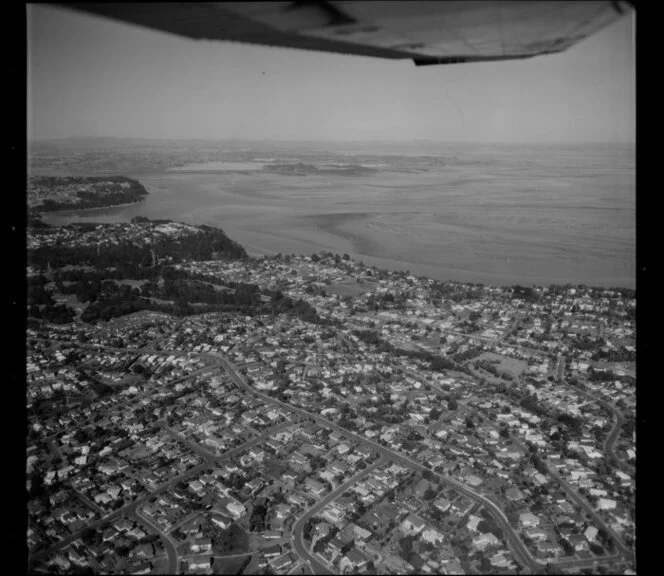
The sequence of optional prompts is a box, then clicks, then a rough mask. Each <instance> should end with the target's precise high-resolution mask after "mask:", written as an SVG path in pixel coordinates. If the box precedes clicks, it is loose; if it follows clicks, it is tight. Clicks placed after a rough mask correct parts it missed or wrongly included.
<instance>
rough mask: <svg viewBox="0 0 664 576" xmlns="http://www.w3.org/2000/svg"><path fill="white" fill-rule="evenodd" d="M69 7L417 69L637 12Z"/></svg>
mask: <svg viewBox="0 0 664 576" xmlns="http://www.w3.org/2000/svg"><path fill="white" fill-rule="evenodd" d="M60 6H62V4H60ZM64 6H68V7H70V8H72V9H75V10H79V11H83V12H88V13H91V14H95V15H98V16H105V17H109V18H113V19H116V20H120V21H123V22H126V23H130V24H135V25H138V26H144V27H147V28H152V29H154V30H159V31H162V32H168V33H171V34H176V35H179V36H184V37H187V38H192V39H196V40H220V41H232V42H244V43H248V44H257V45H263V46H275V47H283V48H299V49H302V50H317V51H322V52H332V53H337V54H349V55H358V56H369V57H377V58H388V59H410V60H413V61H414V62H415V64H417V65H426V64H453V63H464V62H482V61H493V60H512V59H518V58H529V57H532V56H537V55H540V54H552V53H556V52H561V51H563V50H566V49H567V48H569V47H570V46H573V45H574V44H576V43H577V42H579V41H581V40H583V39H584V38H586V37H587V36H590V35H591V34H594V33H595V32H597V31H598V30H600V29H601V28H603V27H605V26H607V25H609V24H611V23H613V22H614V21H616V20H617V19H619V18H621V17H622V16H623V15H625V14H626V13H628V12H629V11H631V9H632V8H631V6H630V5H629V4H628V3H627V2H601V1H578V2H565V1H563V2H542V1H521V2H518V1H515V2H512V1H510V2H508V1H497V2H474V1H473V2H468V1H465V2H453V1H438V2H426V1H424V2H422V1H409V2H372V1H369V2H347V1H346V2H344V1H338V2H333V1H311V0H309V1H307V0H297V1H291V2H186V3H185V2H165V3H142V2H136V3H124V2H109V3H80V4H64Z"/></svg>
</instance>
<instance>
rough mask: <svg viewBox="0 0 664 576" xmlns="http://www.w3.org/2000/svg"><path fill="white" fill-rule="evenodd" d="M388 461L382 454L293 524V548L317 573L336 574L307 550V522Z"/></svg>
mask: <svg viewBox="0 0 664 576" xmlns="http://www.w3.org/2000/svg"><path fill="white" fill-rule="evenodd" d="M385 461H386V458H385V457H384V456H381V457H380V458H378V460H376V462H374V463H373V464H371V465H370V466H368V467H367V468H365V469H364V470H362V471H361V472H358V473H357V474H355V475H353V476H351V477H350V479H349V480H346V482H344V483H343V484H341V485H340V486H339V487H338V488H337V489H336V490H333V491H332V492H330V493H329V494H328V495H327V496H325V497H324V498H323V499H321V500H319V501H318V502H317V503H316V504H315V505H314V506H312V507H311V508H309V510H307V511H306V512H305V513H304V514H303V515H302V516H300V518H299V519H298V520H297V521H296V522H295V523H294V524H293V528H292V529H291V531H292V533H293V548H294V549H295V551H296V552H297V553H298V554H299V556H300V558H302V559H303V560H306V561H307V563H308V564H309V566H310V567H311V568H312V570H313V571H314V573H315V574H334V572H331V571H330V570H329V569H327V568H325V567H324V566H323V565H322V564H320V562H318V561H317V560H316V559H315V558H314V556H313V555H312V554H310V553H309V551H308V550H307V547H306V546H305V545H304V540H303V538H302V533H303V529H304V526H305V524H306V523H307V521H308V520H309V518H311V517H312V516H314V515H315V514H317V513H318V511H319V510H321V509H322V508H323V507H325V506H326V505H327V504H329V503H330V502H332V500H334V499H335V498H337V497H338V496H340V495H341V494H343V493H344V491H346V489H348V488H349V487H350V486H352V485H353V484H354V483H355V482H357V481H358V480H360V479H361V478H363V477H364V476H366V475H367V474H370V473H371V472H373V471H374V470H375V469H376V468H378V467H379V466H381V465H382V464H384V463H385Z"/></svg>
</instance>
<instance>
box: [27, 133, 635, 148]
mask: <svg viewBox="0 0 664 576" xmlns="http://www.w3.org/2000/svg"><path fill="white" fill-rule="evenodd" d="M64 140H152V141H162V142H169V141H171V142H250V143H256V142H279V143H281V142H285V143H311V142H316V143H325V144H334V143H343V144H346V143H350V144H355V143H361V144H417V143H430V144H481V145H510V146H519V145H587V144H592V145H632V146H633V145H636V141H635V140H627V141H619V140H577V141H541V140H536V141H520V142H499V141H477V140H438V139H436V138H410V139H402V140H389V139H370V140H369V139H367V140H361V139H348V140H339V139H317V138H303V139H288V138H201V137H152V136H91V135H88V136H61V137H54V138H27V140H26V141H27V143H32V142H57V141H64Z"/></svg>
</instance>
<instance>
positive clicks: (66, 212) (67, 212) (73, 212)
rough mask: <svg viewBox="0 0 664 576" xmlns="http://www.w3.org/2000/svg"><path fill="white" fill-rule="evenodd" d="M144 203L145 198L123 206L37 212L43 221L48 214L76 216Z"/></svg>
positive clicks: (124, 203) (125, 203) (112, 205)
mask: <svg viewBox="0 0 664 576" xmlns="http://www.w3.org/2000/svg"><path fill="white" fill-rule="evenodd" d="M143 201H144V198H141V199H140V200H136V202H123V203H122V204H111V205H109V206H93V207H90V208H62V209H60V210H49V211H48V212H43V211H42V212H40V211H39V210H36V211H37V213H38V214H39V215H40V217H41V218H42V219H44V218H45V217H46V215H47V214H55V215H57V216H69V215H71V216H75V215H76V213H78V212H89V211H91V210H108V209H109V208H125V207H127V206H135V205H136V204H140V203H141V202H143Z"/></svg>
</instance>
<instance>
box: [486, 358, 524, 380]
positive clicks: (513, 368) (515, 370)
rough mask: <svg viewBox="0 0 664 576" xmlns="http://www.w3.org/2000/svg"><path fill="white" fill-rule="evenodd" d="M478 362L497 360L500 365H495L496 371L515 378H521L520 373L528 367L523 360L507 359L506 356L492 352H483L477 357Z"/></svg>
mask: <svg viewBox="0 0 664 576" xmlns="http://www.w3.org/2000/svg"><path fill="white" fill-rule="evenodd" d="M478 359H479V360H488V361H489V362H491V361H492V360H498V361H499V362H500V364H496V369H497V370H498V371H499V372H509V373H510V374H512V375H513V376H515V377H517V378H518V377H519V376H521V373H522V372H523V371H524V370H525V369H526V368H527V367H528V364H527V363H526V362H525V361H524V360H519V359H517V358H508V357H507V356H501V355H500V354H496V353H494V352H483V353H482V354H481V355H480V356H478Z"/></svg>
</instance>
